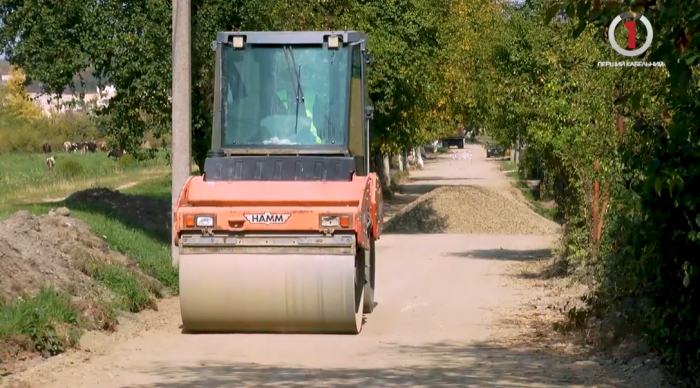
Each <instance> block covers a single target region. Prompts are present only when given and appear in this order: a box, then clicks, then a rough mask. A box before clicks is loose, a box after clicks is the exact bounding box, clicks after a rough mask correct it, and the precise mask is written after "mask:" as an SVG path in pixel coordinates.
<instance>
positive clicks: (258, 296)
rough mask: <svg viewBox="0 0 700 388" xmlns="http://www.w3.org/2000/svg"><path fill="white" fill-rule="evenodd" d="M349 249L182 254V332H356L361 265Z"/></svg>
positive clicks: (358, 327) (360, 304)
mask: <svg viewBox="0 0 700 388" xmlns="http://www.w3.org/2000/svg"><path fill="white" fill-rule="evenodd" d="M360 260H361V259H360V257H359V255H358V257H356V256H353V255H342V256H341V255H281V254H280V255H253V254H186V255H181V256H180V266H179V271H180V310H181V314H182V323H183V326H184V330H185V331H186V332H210V333H211V332H241V333H246V332H247V333H326V334H357V333H359V332H360V331H361V330H362V310H363V304H364V300H363V295H364V293H363V288H364V283H365V280H364V277H365V275H364V274H365V268H364V263H359V265H357V264H358V261H360Z"/></svg>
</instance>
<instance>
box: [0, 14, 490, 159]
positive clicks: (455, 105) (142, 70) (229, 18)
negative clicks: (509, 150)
mask: <svg viewBox="0 0 700 388" xmlns="http://www.w3.org/2000/svg"><path fill="white" fill-rule="evenodd" d="M498 9H499V7H498V5H497V4H495V3H492V2H489V1H485V0H479V1H477V2H467V1H465V0H394V1H379V0H370V1H360V0H321V1H306V0H290V1H286V0H285V1H282V0H234V1H224V0H193V5H192V20H193V42H194V43H193V46H194V47H193V53H194V54H193V58H192V60H193V77H194V78H193V79H194V83H193V87H194V90H193V91H192V101H194V106H193V109H194V110H193V123H192V124H193V139H194V144H193V153H194V158H195V161H196V162H197V163H198V164H200V165H201V164H202V163H203V159H204V157H205V155H206V151H207V150H208V148H209V147H210V139H211V133H210V131H211V127H212V115H211V112H212V110H213V99H212V91H213V80H214V68H213V65H214V58H213V55H214V53H213V52H212V51H211V49H210V44H211V41H212V40H213V39H214V37H215V34H216V32H217V31H222V30H238V29H242V30H319V29H345V28H350V29H356V30H361V31H364V32H366V33H368V34H369V35H370V37H371V41H370V45H371V49H372V51H373V53H374V57H375V64H374V66H373V69H372V76H371V80H370V83H371V93H370V94H371V97H372V100H373V102H374V104H375V122H374V124H375V125H374V127H375V128H376V130H375V131H374V133H373V135H374V136H373V149H374V150H375V151H376V152H378V153H384V154H386V153H396V152H399V151H400V150H404V149H407V148H411V147H415V146H418V145H420V144H422V143H423V142H424V141H426V140H428V139H434V138H435V137H436V136H439V135H441V134H443V133H447V132H451V131H454V128H455V126H456V121H457V120H459V119H461V118H463V117H466V116H468V114H469V111H470V109H473V108H474V106H473V102H470V99H469V93H470V92H469V90H470V89H469V88H468V84H469V72H468V68H469V67H470V66H471V65H470V63H469V60H468V58H470V57H472V55H470V52H471V51H472V50H473V47H474V45H475V44H476V42H477V41H478V40H479V39H481V38H480V36H481V35H480V34H481V32H480V31H479V29H480V28H482V27H483V24H484V23H493V21H492V20H488V19H489V18H491V17H493V14H495V13H497V12H499V11H498ZM489 13H491V14H489ZM0 16H1V17H2V18H3V23H2V26H1V27H0V45H1V46H2V50H3V51H4V52H5V54H6V56H7V58H8V59H9V60H10V61H12V62H13V63H14V64H16V65H18V66H20V67H22V68H23V69H24V70H25V72H26V73H27V75H28V76H29V78H30V79H32V80H36V81H40V82H41V83H42V84H43V85H44V87H45V88H46V91H47V92H51V93H59V92H60V91H62V90H64V88H65V85H66V84H71V86H72V87H74V86H75V83H73V82H72V81H71V80H72V77H73V76H74V74H78V73H79V72H81V71H84V70H85V69H87V68H88V67H90V68H93V69H94V70H95V72H96V74H97V76H98V77H99V78H101V79H109V80H110V83H111V84H114V85H115V86H116V88H117V90H118V91H119V93H118V95H117V96H116V97H115V98H114V99H112V100H111V101H110V105H109V107H108V108H107V109H105V110H104V112H103V114H104V115H105V116H108V117H109V118H110V120H109V121H110V124H109V125H108V126H107V130H108V132H109V133H110V134H111V135H112V136H113V137H114V138H115V139H116V141H118V142H119V143H120V144H121V145H122V146H123V147H125V148H127V149H136V148H137V147H138V144H139V139H140V138H141V136H142V135H143V134H144V133H146V132H148V133H153V134H155V135H156V136H160V135H162V134H165V133H168V132H169V131H170V104H169V93H170V82H171V78H170V77H171V75H170V69H171V57H172V53H171V47H170V42H171V20H172V19H171V4H170V1H167V0H141V1H127V2H124V1H121V0H120V1H114V0H107V1H99V2H83V1H78V0H70V1H67V2H66V1H63V0H62V1H58V0H47V1H44V2H42V3H41V5H37V4H36V3H35V2H31V1H9V0H1V1H0ZM467 19H469V20H472V21H471V22H470V23H466V24H465V23H464V20H467Z"/></svg>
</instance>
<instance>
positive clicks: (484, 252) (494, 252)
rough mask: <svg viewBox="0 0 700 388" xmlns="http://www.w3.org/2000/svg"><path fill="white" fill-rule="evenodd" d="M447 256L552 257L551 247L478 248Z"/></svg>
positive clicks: (510, 259)
mask: <svg viewBox="0 0 700 388" xmlns="http://www.w3.org/2000/svg"><path fill="white" fill-rule="evenodd" d="M448 256H454V257H460V258H468V259H484V260H503V261H537V260H543V259H548V258H550V257H552V250H551V249H530V250H512V249H478V250H472V251H466V252H453V253H449V254H448Z"/></svg>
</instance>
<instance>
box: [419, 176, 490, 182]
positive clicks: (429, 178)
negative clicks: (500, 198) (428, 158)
mask: <svg viewBox="0 0 700 388" xmlns="http://www.w3.org/2000/svg"><path fill="white" fill-rule="evenodd" d="M411 180H412V181H413V182H427V181H433V182H439V181H483V180H484V178H469V177H462V178H445V177H439V176H422V177H419V178H413V177H412V178H411Z"/></svg>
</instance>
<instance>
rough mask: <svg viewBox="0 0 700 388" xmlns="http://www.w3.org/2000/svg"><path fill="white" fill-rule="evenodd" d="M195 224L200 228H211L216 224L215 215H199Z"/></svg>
mask: <svg viewBox="0 0 700 388" xmlns="http://www.w3.org/2000/svg"><path fill="white" fill-rule="evenodd" d="M195 224H196V225H197V226H198V227H200V228H209V227H212V226H214V217H212V216H197V219H196V221H195Z"/></svg>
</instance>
